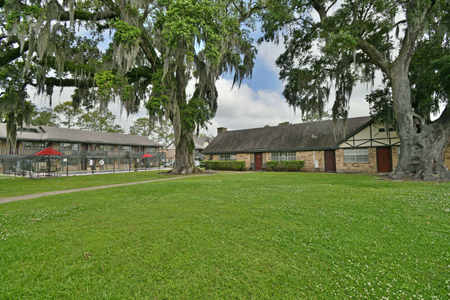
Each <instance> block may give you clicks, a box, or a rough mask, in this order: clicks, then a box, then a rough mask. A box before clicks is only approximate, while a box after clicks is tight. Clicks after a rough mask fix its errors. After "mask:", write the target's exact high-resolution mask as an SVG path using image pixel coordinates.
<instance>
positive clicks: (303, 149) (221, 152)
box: [202, 147, 333, 155]
mask: <svg viewBox="0 0 450 300" xmlns="http://www.w3.org/2000/svg"><path fill="white" fill-rule="evenodd" d="M323 150H333V148H331V147H317V148H302V149H260V150H242V151H217V152H212V151H203V152H202V154H207V155H211V154H239V153H264V152H297V151H323Z"/></svg>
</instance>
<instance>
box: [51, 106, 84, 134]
mask: <svg viewBox="0 0 450 300" xmlns="http://www.w3.org/2000/svg"><path fill="white" fill-rule="evenodd" d="M54 112H55V113H57V114H58V115H59V116H62V117H63V118H62V121H61V124H62V125H64V126H65V127H67V128H70V127H72V126H73V125H75V124H76V123H77V120H78V117H79V116H80V115H81V114H82V113H83V110H81V109H80V108H75V107H74V105H73V102H72V101H66V102H63V103H61V104H58V105H57V106H55V108H54Z"/></svg>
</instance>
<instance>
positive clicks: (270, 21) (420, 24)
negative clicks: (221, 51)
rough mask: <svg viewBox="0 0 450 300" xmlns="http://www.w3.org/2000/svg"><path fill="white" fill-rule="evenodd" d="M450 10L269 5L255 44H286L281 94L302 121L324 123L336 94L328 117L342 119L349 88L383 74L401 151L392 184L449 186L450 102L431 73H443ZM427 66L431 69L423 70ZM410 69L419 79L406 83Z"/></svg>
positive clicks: (436, 6) (426, 5)
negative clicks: (310, 118) (433, 116)
mask: <svg viewBox="0 0 450 300" xmlns="http://www.w3.org/2000/svg"><path fill="white" fill-rule="evenodd" d="M449 5H450V4H449V3H448V1H395V0H388V1H378V0H374V1H366V0H357V1H350V0H348V1H316V0H300V1H292V0H281V1H269V2H268V4H267V8H266V9H265V10H264V11H263V13H262V19H263V25H262V29H263V32H264V37H263V38H262V39H261V40H260V41H262V40H266V41H276V42H279V41H280V40H282V41H283V42H284V44H285V47H286V50H285V52H284V53H283V54H282V55H281V56H280V57H279V58H278V59H277V61H276V63H277V65H278V67H279V68H280V70H281V71H280V78H281V79H283V80H284V81H285V82H286V84H285V88H284V91H283V95H284V96H285V98H286V101H287V102H288V103H289V104H290V105H291V106H293V107H294V108H299V109H300V110H301V111H302V114H305V113H316V112H317V113H318V114H319V115H320V116H321V115H322V113H323V111H324V107H325V104H326V103H327V101H328V98H329V96H330V91H331V89H332V88H334V91H335V98H334V104H333V118H334V119H335V120H336V119H338V118H341V119H344V120H345V119H346V118H347V116H348V109H349V101H350V97H351V93H352V89H353V87H354V85H355V84H356V83H357V82H364V83H369V84H370V83H373V80H374V78H375V71H376V70H381V71H382V72H383V74H384V76H386V79H387V81H388V86H389V87H390V88H391V90H392V105H393V115H394V118H395V121H396V124H397V132H398V134H399V136H400V139H401V148H402V151H401V155H400V159H399V164H398V166H397V168H396V169H395V170H394V172H393V173H391V175H390V176H391V178H394V179H416V180H450V172H449V171H448V170H447V169H446V168H445V166H444V163H443V151H445V148H446V145H448V141H449V137H450V108H449V107H448V103H449V101H448V100H449V98H448V94H447V93H445V90H444V88H443V86H442V88H440V86H439V84H440V83H439V76H434V75H436V74H433V72H435V71H434V70H435V69H433V68H434V67H433V66H432V65H433V64H434V65H435V66H439V65H440V66H441V67H440V69H441V70H442V71H443V72H445V71H444V70H446V67H444V65H445V62H447V60H446V56H445V55H444V52H443V51H441V50H442V49H441V48H440V47H441V45H443V44H445V43H446V42H447V41H448V33H449V25H450V22H449V20H450V17H449V16H450V14H449V11H450V9H449ZM425 49H428V50H425ZM423 50H425V51H423ZM430 50H432V51H430ZM421 53H422V54H421ZM414 54H417V55H416V56H414V57H413V55H414ZM425 61H427V62H433V63H432V64H428V65H425V66H424V64H423V62H425ZM411 63H412V64H411ZM410 65H411V70H412V71H413V74H415V75H416V76H417V77H414V76H410ZM410 77H411V80H412V81H410ZM425 77H426V80H423V79H425ZM439 102H441V103H442V104H444V105H446V108H445V109H444V111H443V112H442V114H441V116H440V117H439V118H438V120H436V121H434V122H431V120H430V119H429V117H428V116H429V115H430V113H432V112H436V110H437V106H438V105H437V104H438V103H439Z"/></svg>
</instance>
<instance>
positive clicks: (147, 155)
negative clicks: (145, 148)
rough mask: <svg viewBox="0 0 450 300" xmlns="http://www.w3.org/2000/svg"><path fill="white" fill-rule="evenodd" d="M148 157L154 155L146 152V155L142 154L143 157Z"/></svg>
mask: <svg viewBox="0 0 450 300" xmlns="http://www.w3.org/2000/svg"><path fill="white" fill-rule="evenodd" d="M146 157H153V155H151V154H148V153H145V154H144V155H142V156H141V158H146Z"/></svg>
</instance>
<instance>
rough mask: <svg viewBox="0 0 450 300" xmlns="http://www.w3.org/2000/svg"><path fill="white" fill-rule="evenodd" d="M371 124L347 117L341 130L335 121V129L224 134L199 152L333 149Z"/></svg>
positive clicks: (329, 124) (296, 127) (325, 124)
mask: <svg viewBox="0 0 450 300" xmlns="http://www.w3.org/2000/svg"><path fill="white" fill-rule="evenodd" d="M371 122H372V119H371V118H370V117H359V118H350V119H347V121H346V123H345V128H343V123H342V121H339V122H338V125H337V127H336V130H334V126H333V121H331V120H330V121H320V122H311V123H301V124H293V125H283V126H274V127H263V128H254V129H243V130H234V131H226V132H224V133H221V134H219V135H217V137H216V138H215V139H214V140H212V141H211V143H210V144H209V145H208V147H206V149H205V150H204V151H203V152H202V153H203V154H216V153H245V152H271V151H295V150H320V149H335V148H337V146H338V145H339V144H340V143H341V142H343V141H344V140H345V139H346V138H348V137H349V136H352V135H354V134H355V133H356V132H357V131H359V130H361V129H362V128H364V127H365V126H367V125H368V124H370V123H371Z"/></svg>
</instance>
